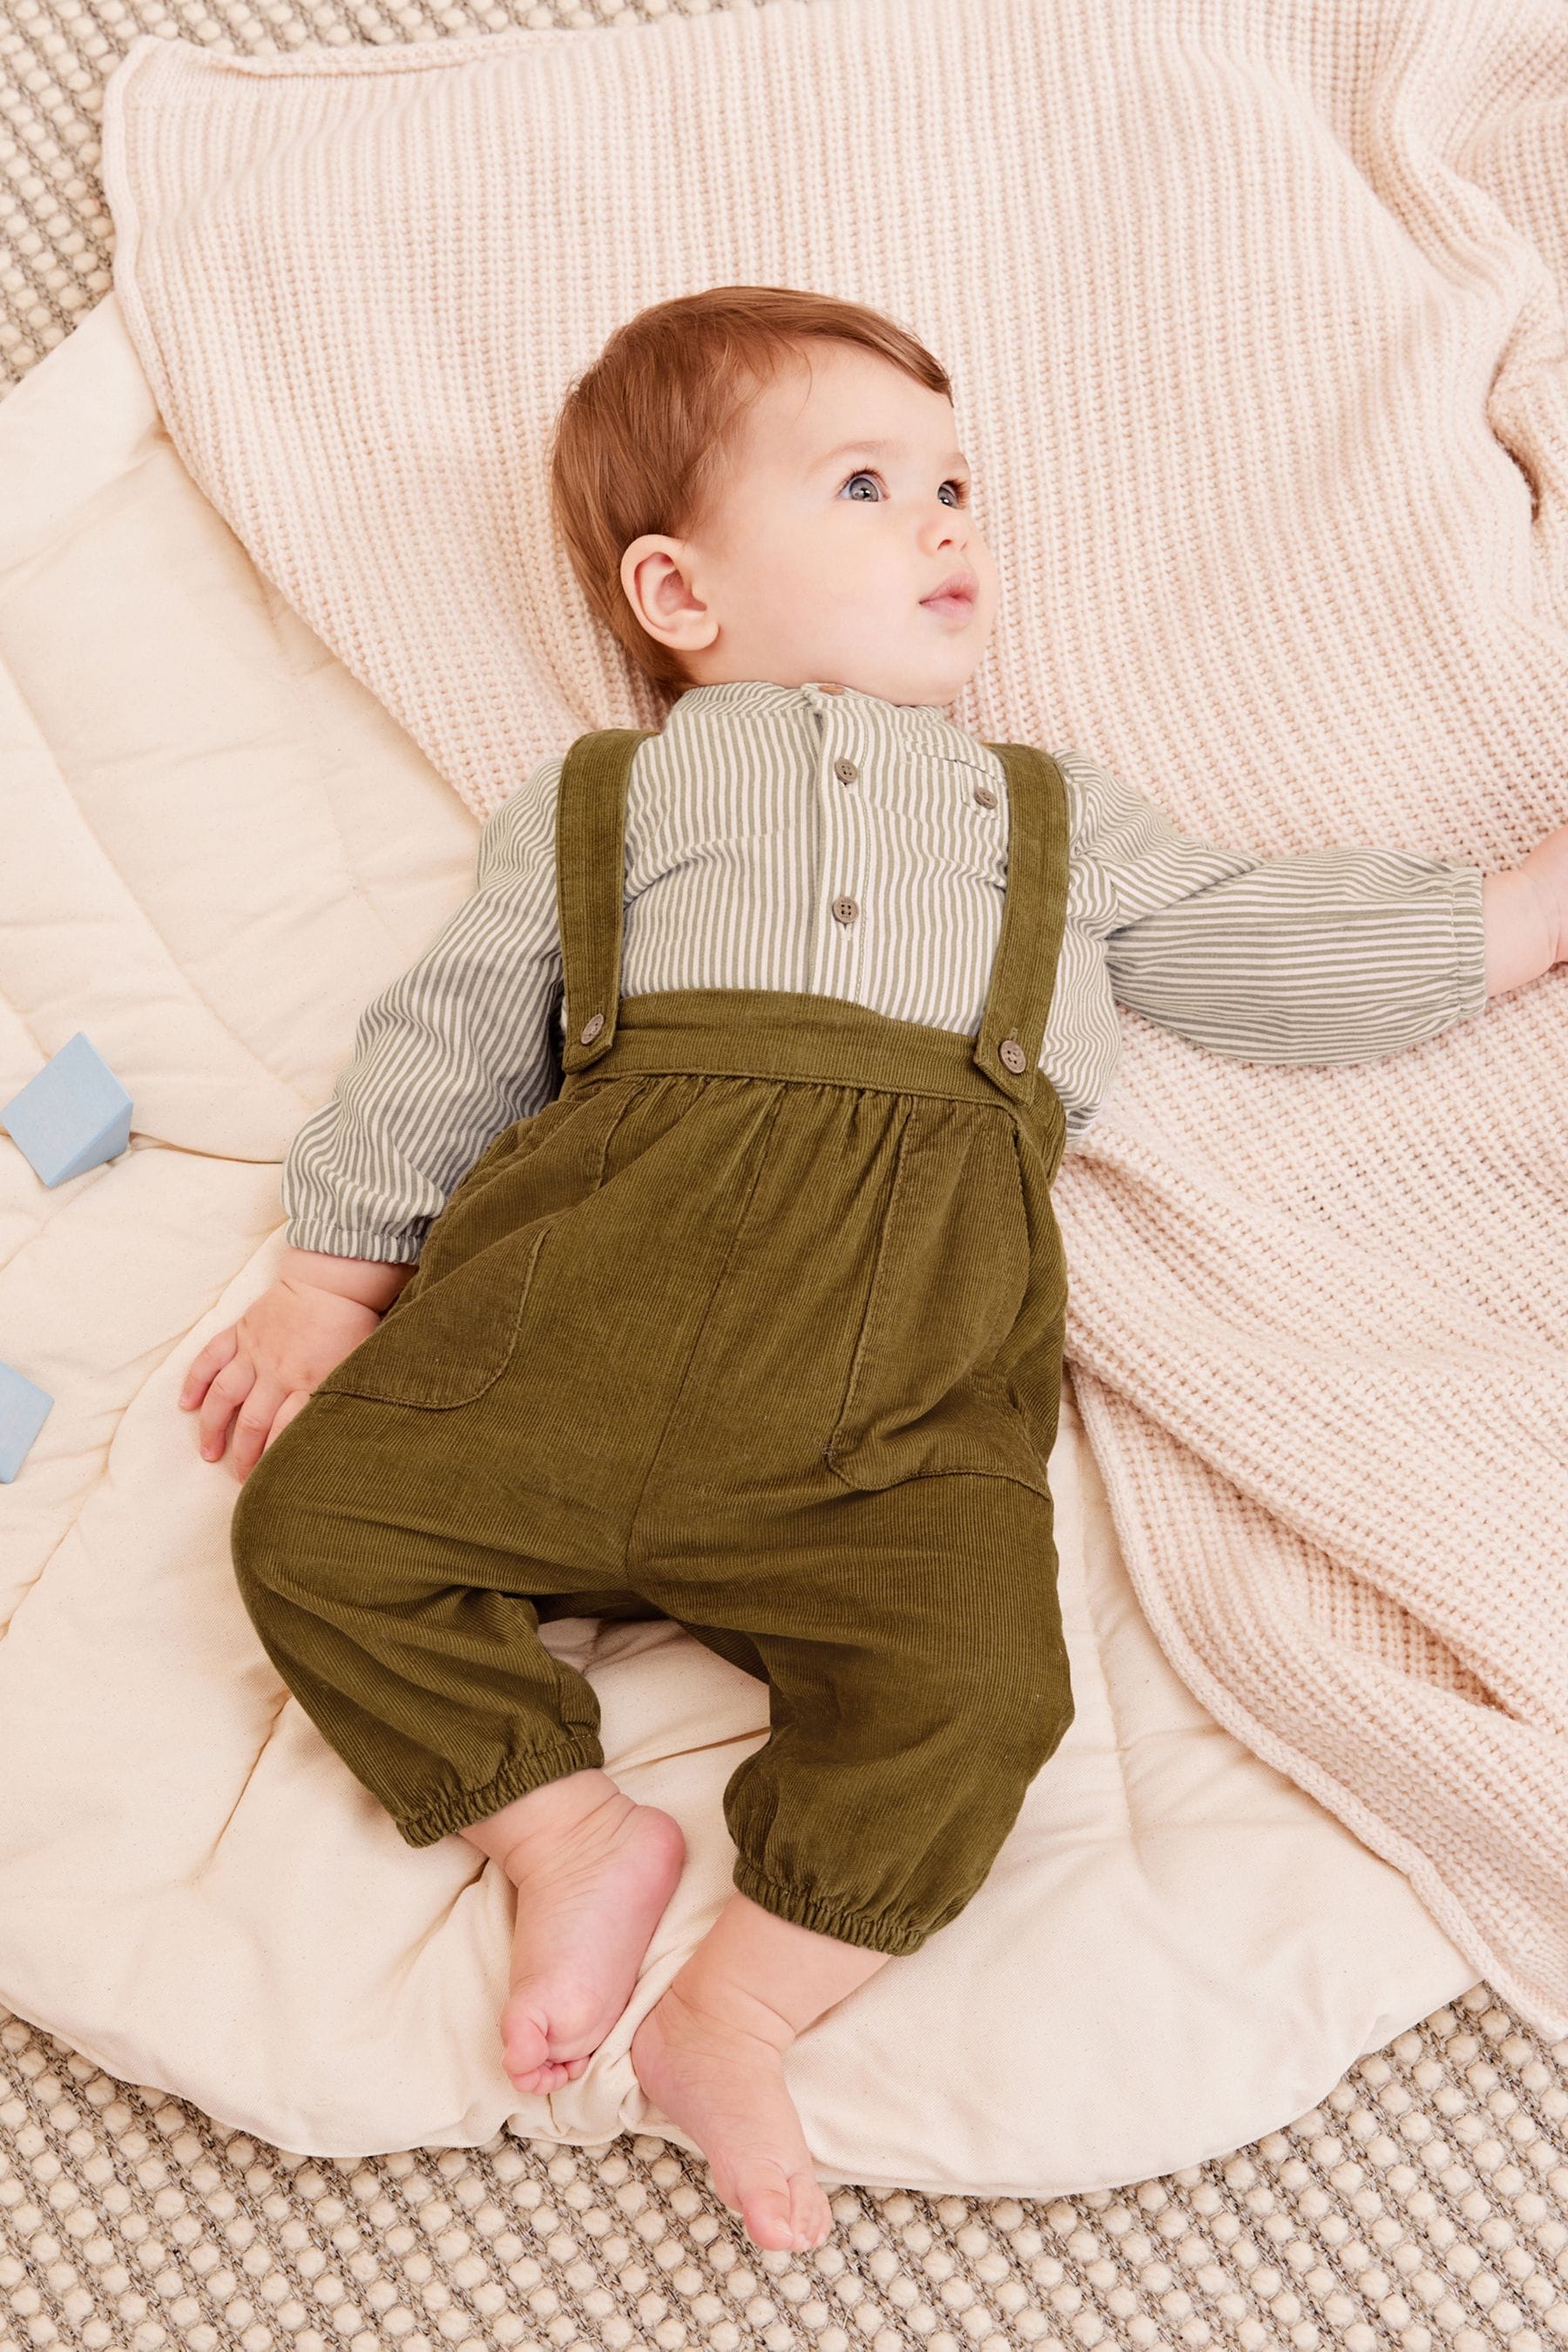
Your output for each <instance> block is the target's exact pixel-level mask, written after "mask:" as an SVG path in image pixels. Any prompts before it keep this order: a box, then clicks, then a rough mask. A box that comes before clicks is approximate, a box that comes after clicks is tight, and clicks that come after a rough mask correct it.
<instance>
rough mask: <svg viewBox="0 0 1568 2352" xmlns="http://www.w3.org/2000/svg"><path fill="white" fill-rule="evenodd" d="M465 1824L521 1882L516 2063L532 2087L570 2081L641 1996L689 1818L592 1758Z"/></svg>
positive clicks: (510, 2005) (525, 2086)
mask: <svg viewBox="0 0 1568 2352" xmlns="http://www.w3.org/2000/svg"><path fill="white" fill-rule="evenodd" d="M462 1835H463V1836H464V1837H465V1838H467V1839H468V1841H469V1843H471V1844H473V1845H477V1846H478V1847H479V1852H480V1853H486V1854H489V1856H490V1858H491V1860H492V1861H495V1862H499V1863H500V1866H501V1868H502V1869H503V1870H504V1871H505V1873H506V1874H507V1876H508V1877H509V1878H510V1881H511V1883H512V1885H514V1886H515V1887H516V1889H517V1926H516V1928H515V1931H514V1934H513V1938H512V1948H511V1990H510V1995H509V1997H508V2000H507V2004H506V2008H505V2009H504V2011H502V2013H501V2047H502V2050H503V2052H504V2054H505V2062H506V2071H507V2073H508V2074H510V2077H511V2079H512V2081H513V2082H514V2083H515V2084H517V2087H518V2089H519V2090H520V2091H532V2092H538V2093H541V2094H548V2093H549V2092H551V2091H555V2090H559V2089H560V2087H561V2085H562V2084H563V2083H574V2082H575V2081H576V2079H577V2077H578V2075H579V2074H581V2073H582V2072H583V2069H584V2067H585V2066H586V2064H587V2063H588V2061H589V2059H590V2058H591V2057H592V2055H593V2053H594V2052H595V2050H596V2049H597V2048H598V2046H599V2044H600V2042H602V2041H603V2040H604V2038H605V2034H606V2033H607V2032H609V2030H610V2028H611V2026H612V2025H614V2024H615V2022H616V2019H617V2018H618V2017H619V2016H620V2015H621V2013H622V2011H624V2010H625V2008H626V2003H627V2001H628V2000H630V1999H631V1995H632V1989H633V1987H634V1986H635V1985H636V1983H637V1971H638V1969H639V1968H640V1967H641V1965H642V1958H643V1954H644V1953H645V1952H646V1951H647V1947H648V1942H649V1939H650V1937H652V1935H653V1931H654V1929H655V1928H656V1927H658V1922H659V1919H660V1917H661V1916H662V1915H663V1912H664V1908H665V1906H666V1904H667V1903H668V1901H669V1898H670V1895H671V1894H672V1893H673V1892H674V1889H675V1884H676V1881H677V1880H678V1879H679V1876H680V1866H681V1864H682V1863H683V1862H684V1861H685V1859H686V1840H685V1838H684V1837H683V1836H682V1834H681V1831H680V1824H679V1822H677V1821H676V1819H675V1817H674V1815H673V1814H671V1813H666V1812H661V1811H659V1810H658V1807H657V1806H654V1805H639V1804H637V1803H636V1802H635V1801H633V1800H632V1799H631V1798H630V1797H628V1796H626V1794H625V1792H624V1791H623V1790H620V1789H617V1788H616V1784H615V1782H614V1781H613V1780H611V1779H610V1777H609V1774H608V1773H607V1772H604V1771H601V1770H599V1769H596V1768H588V1769H584V1770H582V1771H579V1772H569V1773H567V1774H565V1775H564V1776H563V1778H562V1779H560V1780H547V1781H545V1782H544V1783H543V1784H542V1786H541V1787H539V1788H537V1789H531V1790H529V1791H528V1793H527V1795H526V1796H522V1797H516V1798H514V1799H513V1800H512V1801H511V1803H510V1805H505V1806H503V1807H502V1808H501V1810H500V1812H498V1813H491V1814H490V1815H489V1818H488V1819H487V1820H485V1821H482V1822H473V1823H471V1824H470V1826H469V1827H468V1828H467V1829H465V1830H464V1831H463V1832H462Z"/></svg>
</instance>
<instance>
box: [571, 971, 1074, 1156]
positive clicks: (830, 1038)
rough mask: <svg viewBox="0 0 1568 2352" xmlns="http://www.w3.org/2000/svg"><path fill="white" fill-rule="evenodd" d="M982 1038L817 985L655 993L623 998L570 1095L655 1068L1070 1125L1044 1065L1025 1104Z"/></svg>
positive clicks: (573, 1077) (655, 1070)
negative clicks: (995, 1074)
mask: <svg viewBox="0 0 1568 2352" xmlns="http://www.w3.org/2000/svg"><path fill="white" fill-rule="evenodd" d="M975 1043H976V1041H975V1039H974V1038H973V1036H970V1035H968V1034H965V1033H964V1032H963V1031H961V1030H957V1029H939V1028H936V1027H935V1026H933V1025H931V1024H927V1023H925V1022H921V1021H905V1020H902V1019H900V1017H899V1016H898V1015H897V1014H894V1013H878V1012H876V1011H874V1010H873V1009H872V1008H871V1007H870V1006H869V1005H865V1004H857V1003H852V1002H851V1001H850V1000H849V999H848V998H847V997H841V996H824V995H821V994H818V993H816V992H811V991H805V990H795V989H768V988H677V989H652V990H648V991H646V992H643V993H641V994H639V995H636V996H623V997H622V998H621V999H620V1000H619V1002H618V1003H617V1006H616V1029H615V1035H614V1036H613V1038H612V1039H611V1041H610V1043H609V1045H607V1046H606V1047H605V1050H604V1051H603V1052H602V1053H601V1054H600V1055H597V1056H596V1057H595V1060H594V1061H593V1062H592V1063H591V1064H590V1066H588V1067H587V1068H586V1069H584V1070H580V1071H576V1072H569V1073H568V1074H567V1076H566V1078H565V1080H564V1083H563V1087H562V1092H563V1094H569V1093H572V1092H575V1091H577V1090H578V1089H580V1088H582V1087H589V1086H595V1085H596V1084H598V1083H599V1081H600V1080H602V1079H604V1078H606V1077H625V1076H640V1075H644V1074H649V1075H652V1074H666V1073H668V1074H671V1075H679V1074H684V1075H689V1076H712V1077H754V1078H801V1079H805V1080H814V1081H816V1082H817V1083H818V1084H828V1085H842V1086H851V1087H876V1088H879V1089H880V1090H882V1091H883V1092H885V1093H888V1094H921V1095H944V1096H947V1097H950V1098H952V1100H955V1101H961V1102H985V1103H994V1104H1004V1105H1005V1107H1006V1108H1008V1109H1009V1110H1012V1111H1014V1112H1016V1113H1017V1114H1018V1115H1019V1116H1020V1117H1021V1118H1023V1120H1024V1121H1025V1122H1026V1124H1027V1125H1030V1126H1036V1125H1038V1124H1039V1123H1041V1122H1042V1121H1043V1122H1044V1124H1045V1125H1046V1126H1047V1127H1049V1126H1050V1125H1052V1124H1053V1123H1060V1122H1061V1121H1062V1120H1063V1117H1064V1114H1063V1111H1062V1108H1061V1104H1060V1101H1059V1099H1058V1096H1057V1092H1056V1089H1055V1087H1053V1086H1052V1084H1051V1082H1050V1080H1049V1078H1048V1077H1047V1076H1046V1073H1045V1072H1044V1070H1042V1069H1039V1068H1037V1069H1036V1071H1035V1074H1034V1081H1035V1082H1034V1095H1033V1099H1032V1101H1028V1102H1024V1101H1021V1100H1020V1099H1019V1098H1018V1097H1017V1095H1016V1092H1014V1091H1013V1090H1012V1089H1011V1088H1009V1087H1005V1086H1002V1085H999V1084H997V1083H996V1082H995V1081H994V1079H993V1078H992V1077H991V1076H989V1075H988V1074H987V1072H986V1071H985V1069H984V1066H982V1064H981V1063H980V1062H979V1061H977V1060H976V1058H975ZM1015 1084H1016V1081H1015Z"/></svg>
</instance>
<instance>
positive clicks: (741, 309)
mask: <svg viewBox="0 0 1568 2352" xmlns="http://www.w3.org/2000/svg"><path fill="white" fill-rule="evenodd" d="M814 338H818V339H823V340H829V341H838V342H846V343H858V344H859V345H860V346H861V348H862V349H863V350H866V351H869V352H876V353H877V355H878V356H879V358H881V359H885V360H889V361H891V362H892V364H893V365H894V366H895V367H897V368H901V369H902V370H903V371H904V373H905V374H906V375H910V376H913V377H914V379H915V381H916V382H917V383H923V384H925V385H926V386H927V387H928V389H929V390H931V391H932V392H940V393H941V394H942V396H943V397H944V399H948V400H951V399H952V383H951V381H950V379H949V377H948V374H947V372H946V370H945V369H944V368H943V367H942V364H941V363H940V362H939V361H937V360H935V359H933V358H932V356H931V352H928V351H927V350H926V349H925V348H924V346H923V345H922V344H921V343H918V342H917V341H915V339H914V337H913V336H912V335H910V334H909V333H907V332H906V331H905V330H904V329H903V328H902V327H900V326H899V325H897V324H896V322H895V321H894V320H891V319H888V318H885V317H884V316H883V315H882V313H881V312H880V311H879V310H868V309H867V308H866V307H865V305H864V304H863V303H859V302H841V301H839V300H837V299H836V298H835V297H834V296H833V295H831V294H812V293H807V292H805V291H803V290H801V289H799V288H796V287H793V286H710V287H709V288H707V289H705V290H704V291H703V292H701V293H698V294H679V295H677V296H675V297H674V298H673V299H671V300H669V301H668V302H655V303H653V304H652V305H651V306H650V307H649V308H648V309H647V310H639V311H638V312H637V316H636V317H635V318H633V319H628V320H626V323H625V324H624V325H623V326H619V327H617V328H616V331H615V332H614V334H613V335H612V336H611V337H610V339H609V341H608V342H607V343H606V344H605V348H604V350H603V351H602V352H600V354H599V356H598V358H597V359H596V360H595V361H594V362H593V364H592V365H591V366H590V367H588V368H587V369H585V370H584V373H583V374H582V375H580V376H579V377H578V378H577V379H576V380H575V382H574V383H573V384H572V387H571V389H570V390H569V392H568V393H567V394H566V398H565V400H564V401H563V404H562V408H561V413H560V415H559V416H558V417H557V419H556V424H555V433H554V438H553V443H552V451H551V461H550V502H551V510H552V515H553V517H554V521H555V527H556V529H557V530H559V532H560V533H561V536H562V538H563V541H565V544H566V551H567V553H568V555H569V556H570V558H571V562H572V569H573V571H574V572H575V573H576V575H577V578H578V580H579V581H580V583H582V587H583V592H584V595H585V596H586V597H587V599H588V602H589V604H590V605H591V606H592V607H593V609H594V611H595V614H597V615H598V617H599V619H600V620H601V621H603V622H604V623H605V626H606V627H607V628H609V629H611V630H613V631H614V633H615V635H616V637H617V638H618V639H619V641H620V643H621V645H622V646H624V647H625V649H626V653H627V654H628V655H629V656H630V657H631V659H632V661H633V662H634V663H635V664H636V666H637V668H638V669H640V670H641V671H642V672H643V674H644V676H645V677H647V678H649V679H650V680H651V681H652V683H653V684H654V685H655V687H657V688H659V689H660V690H661V691H662V692H663V693H664V694H666V695H667V696H668V698H669V700H671V701H674V700H675V699H676V698H677V697H678V696H679V694H681V693H683V692H684V691H685V689H686V688H688V687H689V686H690V685H692V684H693V683H694V681H693V680H692V678H691V677H689V675H688V673H687V670H686V667H685V666H684V664H683V662H682V660H681V658H680V656H679V654H678V653H677V652H676V650H675V649H674V647H673V646H665V645H661V644H660V643H659V642H658V638H657V637H651V636H649V635H648V633H647V630H646V629H645V628H644V627H643V625H642V623H641V622H640V621H639V620H638V619H637V615H636V614H635V613H634V612H633V611H632V608H631V605H630V604H629V603H628V602H627V599H626V590H625V588H624V586H623V584H622V581H621V558H622V556H623V555H624V554H625V553H626V549H627V548H628V547H629V546H630V545H631V543H632V541H633V540H635V539H640V538H641V537H642V536H643V534H644V532H645V531H652V532H657V533H663V534H665V535H667V536H668V537H669V538H672V539H682V538H689V537H691V536H692V535H693V533H694V532H695V531H696V530H697V528H698V526H699V524H700V520H701V518H702V516H703V514H704V512H705V511H706V509H707V506H708V502H709V500H710V498H712V497H713V496H714V495H715V494H716V493H717V492H718V491H719V489H720V488H721V485H722V482H723V479H724V476H725V472H726V469H727V467H728V463H729V460H730V458H731V455H732V454H733V451H734V448H735V445H736V443H737V440H738V438H739V436H740V432H741V427H742V421H743V419H744V416H745V414H746V411H747V409H748V408H749V407H750V405H751V403H752V400H753V399H754V398H755V396H756V394H758V393H759V392H761V391H762V390H763V387H764V385H765V384H767V383H769V382H771V381H772V379H773V377H774V376H775V375H776V374H777V373H778V372H779V370H780V368H781V367H782V366H784V364H785V363H787V362H789V361H790V360H791V359H795V358H799V357H801V356H803V355H804V354H803V347H804V346H805V345H806V344H807V343H809V342H810V341H812V340H813V339H814Z"/></svg>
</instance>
